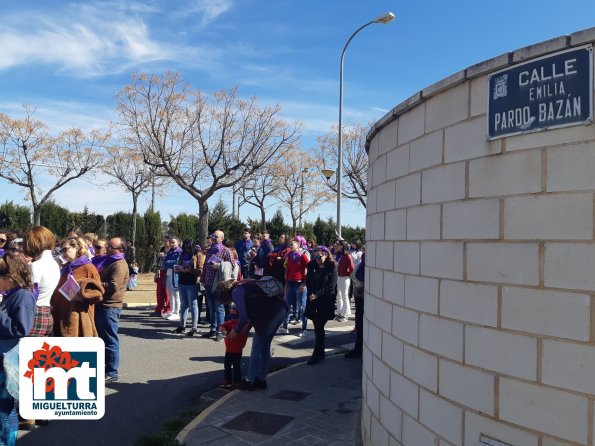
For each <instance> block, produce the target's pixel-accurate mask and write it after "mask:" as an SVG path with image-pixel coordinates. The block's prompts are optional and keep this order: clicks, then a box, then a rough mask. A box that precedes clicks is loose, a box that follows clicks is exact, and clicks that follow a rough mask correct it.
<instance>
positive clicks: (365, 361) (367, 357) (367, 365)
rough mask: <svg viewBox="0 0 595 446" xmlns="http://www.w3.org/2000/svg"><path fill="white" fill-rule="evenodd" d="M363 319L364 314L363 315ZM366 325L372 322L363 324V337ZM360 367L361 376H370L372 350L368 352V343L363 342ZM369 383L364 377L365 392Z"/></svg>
mask: <svg viewBox="0 0 595 446" xmlns="http://www.w3.org/2000/svg"><path fill="white" fill-rule="evenodd" d="M364 319H365V316H364ZM368 325H372V324H364V339H367V338H366V330H367V328H366V327H367V326H368ZM362 369H363V371H364V373H363V376H366V377H371V376H372V352H370V349H369V348H368V345H367V344H366V343H365V342H364V348H363V354H362ZM370 385H371V384H369V383H368V381H367V378H366V393H367V388H368V387H369V386H370Z"/></svg>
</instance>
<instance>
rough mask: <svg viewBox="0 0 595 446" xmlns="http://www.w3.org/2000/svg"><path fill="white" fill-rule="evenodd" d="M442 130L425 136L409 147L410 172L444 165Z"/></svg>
mask: <svg viewBox="0 0 595 446" xmlns="http://www.w3.org/2000/svg"><path fill="white" fill-rule="evenodd" d="M442 139H443V136H442V130H440V131H437V132H434V133H430V134H428V135H424V136H422V137H421V138H419V139H416V140H415V141H412V142H411V144H410V145H409V147H410V148H409V171H410V172H415V171H416V170H421V169H425V168H426V167H430V166H435V165H437V164H441V163H442Z"/></svg>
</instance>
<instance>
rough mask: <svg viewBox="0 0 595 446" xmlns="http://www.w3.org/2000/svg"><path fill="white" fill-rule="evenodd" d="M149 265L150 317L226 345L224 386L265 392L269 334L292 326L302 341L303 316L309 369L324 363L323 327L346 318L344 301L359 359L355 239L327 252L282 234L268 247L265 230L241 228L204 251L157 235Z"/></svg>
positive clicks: (360, 275) (361, 258)
mask: <svg viewBox="0 0 595 446" xmlns="http://www.w3.org/2000/svg"><path fill="white" fill-rule="evenodd" d="M156 263H157V268H156V272H155V282H156V284H157V295H156V300H157V305H156V307H155V311H154V313H153V315H154V316H158V317H163V318H165V319H167V320H170V321H175V322H176V327H175V328H174V329H173V332H174V333H176V334H185V335H186V336H195V335H198V336H200V337H203V338H209V339H213V340H216V341H222V340H225V346H226V352H225V366H224V377H225V379H224V381H222V382H221V384H220V386H221V387H223V388H232V387H234V388H239V389H245V390H254V389H258V388H266V373H267V370H268V363H269V359H270V345H271V342H272V339H273V337H274V335H275V334H290V326H291V327H294V326H297V327H296V328H297V330H296V331H295V332H294V333H295V335H296V336H298V337H305V336H308V333H309V332H308V319H309V320H311V321H312V324H313V332H314V345H315V347H314V351H313V353H312V356H311V358H310V359H309V360H308V364H309V365H313V364H316V363H318V362H319V361H321V360H322V359H324V356H325V338H324V335H325V325H326V323H327V322H328V321H329V320H333V319H334V320H336V321H338V322H345V321H347V320H348V319H349V318H350V317H351V316H352V311H351V299H354V300H355V305H356V318H355V319H356V327H355V329H354V330H353V333H354V334H355V335H356V342H355V347H354V349H353V350H352V351H350V352H348V353H347V354H346V357H348V358H357V357H359V356H361V354H362V344H363V343H362V323H363V286H364V270H365V254H364V252H363V246H362V243H361V241H359V240H354V241H352V242H351V243H347V242H346V241H344V240H342V239H338V240H337V241H336V242H335V243H334V244H333V245H332V246H330V247H327V246H321V245H317V243H316V240H315V239H314V238H309V239H308V240H306V239H305V238H304V237H303V236H301V235H296V236H294V237H293V238H291V239H288V237H287V235H286V234H281V235H280V236H279V238H278V240H277V243H276V244H274V243H273V241H272V240H271V239H270V235H269V233H268V232H266V231H264V232H261V233H260V234H256V235H254V236H252V234H251V231H250V228H245V229H244V230H243V233H242V238H241V239H240V240H238V241H236V242H235V243H234V242H231V241H229V240H227V239H225V234H224V233H223V232H222V231H219V230H217V231H214V232H213V233H212V234H211V235H210V236H209V238H208V239H207V240H206V241H205V242H204V244H203V246H200V245H199V244H198V243H195V242H194V241H193V240H191V239H187V240H183V241H182V242H181V244H180V240H179V239H178V238H176V237H173V236H172V237H164V238H163V240H162V246H161V250H160V252H159V253H158V254H157V259H156ZM205 305H206V311H205V318H204V320H203V319H201V314H202V310H203V307H204V306H205ZM188 313H190V328H189V329H188V330H187V324H188ZM205 324H206V325H207V326H208V329H207V330H205V331H204V332H202V333H199V331H198V326H199V325H205ZM251 328H254V338H253V340H252V351H251V354H250V360H249V363H248V371H247V373H246V376H245V378H244V379H242V374H241V369H240V364H241V356H242V349H243V348H244V346H245V344H246V339H247V336H248V332H249V331H250V330H251Z"/></svg>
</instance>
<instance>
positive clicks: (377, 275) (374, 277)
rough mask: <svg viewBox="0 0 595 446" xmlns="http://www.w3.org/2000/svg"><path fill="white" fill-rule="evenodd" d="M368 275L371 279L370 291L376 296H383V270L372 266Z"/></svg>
mask: <svg viewBox="0 0 595 446" xmlns="http://www.w3.org/2000/svg"><path fill="white" fill-rule="evenodd" d="M368 277H369V279H370V280H369V282H370V293H372V294H373V295H374V296H376V297H382V282H383V279H382V271H380V270H378V269H376V268H370V269H369V274H368ZM367 281H368V280H366V282H367Z"/></svg>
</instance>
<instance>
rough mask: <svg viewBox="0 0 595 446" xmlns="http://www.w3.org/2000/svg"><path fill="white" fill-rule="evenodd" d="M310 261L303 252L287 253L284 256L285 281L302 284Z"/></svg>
mask: <svg viewBox="0 0 595 446" xmlns="http://www.w3.org/2000/svg"><path fill="white" fill-rule="evenodd" d="M309 262H310V259H309V258H308V255H307V254H306V253H305V252H302V253H299V252H293V251H291V252H289V253H287V255H286V256H285V280H287V281H288V282H303V281H305V280H306V268H307V267H308V263H309Z"/></svg>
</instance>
